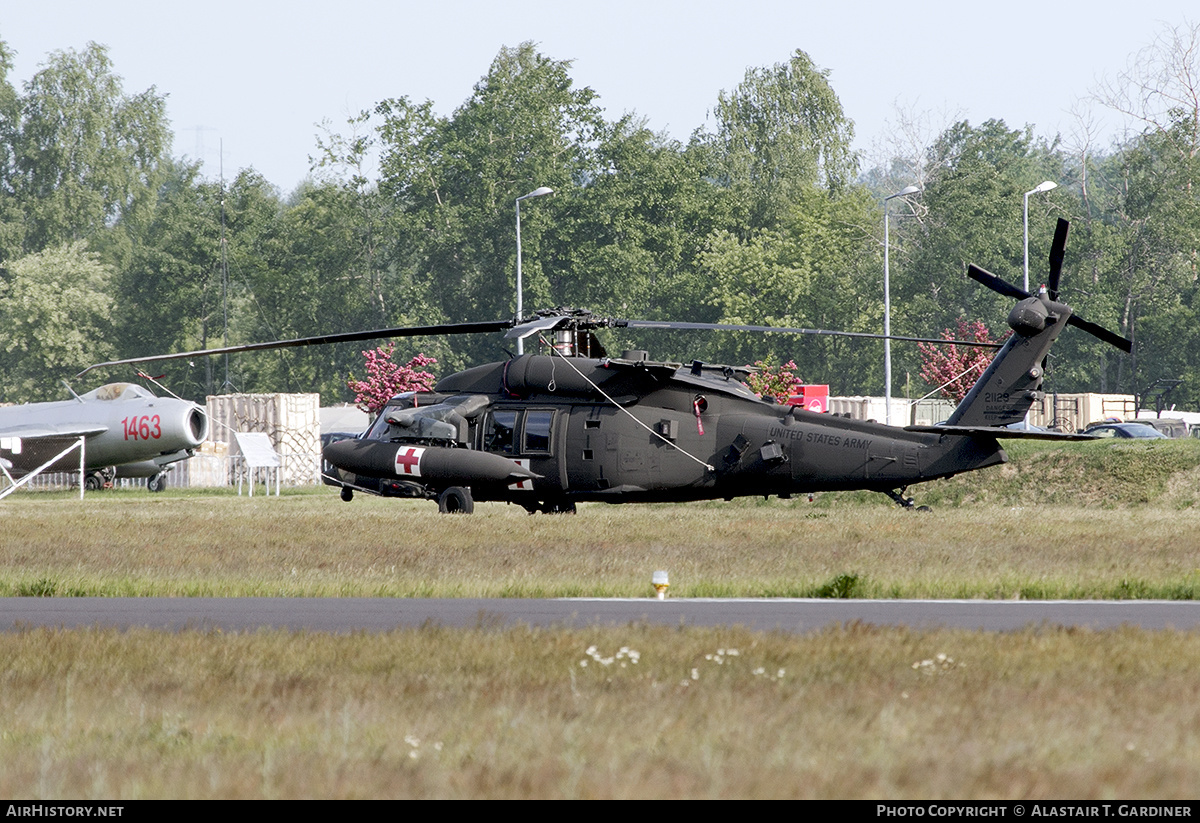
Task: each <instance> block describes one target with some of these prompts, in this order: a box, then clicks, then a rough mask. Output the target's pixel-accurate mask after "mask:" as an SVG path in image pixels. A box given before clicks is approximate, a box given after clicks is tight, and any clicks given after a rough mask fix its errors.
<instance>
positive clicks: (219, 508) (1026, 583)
mask: <svg viewBox="0 0 1200 823" xmlns="http://www.w3.org/2000/svg"><path fill="white" fill-rule="evenodd" d="M4 505H5V509H4V513H5V527H6V528H5V534H4V536H3V537H0V596H13V595H24V596H34V595H55V596H70V595H101V596H167V595H170V596H198V595H204V596H252V595H253V596H288V595H303V596H383V597H411V596H437V597H468V596H469V597H549V596H605V595H613V596H646V595H649V594H650V592H651V590H650V586H649V582H650V575H651V573H652V572H653V571H654V570H656V569H667V570H668V571H669V572H670V573H671V582H672V588H671V591H672V594H674V595H676V596H684V597H687V596H843V597H845V596H850V597H989V598H1010V597H1066V598H1094V597H1099V598H1105V597H1108V598H1113V597H1158V598H1183V599H1193V598H1195V597H1197V596H1198V595H1200V561H1198V560H1197V557H1198V556H1200V508H1197V509H1183V510H1177V509H1174V508H1170V509H1168V508H1156V507H1137V508H1122V509H1088V508H1079V507H1050V506H1031V507H1020V506H1017V507H1014V506H995V505H988V506H964V507H961V508H951V507H942V508H939V509H938V510H936V511H935V512H934V513H933V514H931V515H919V514H915V513H912V512H904V511H900V510H897V509H895V508H894V507H889V506H878V505H863V504H859V503H857V502H855V501H854V500H852V499H848V500H842V501H841V502H839V501H837V500H825V499H822V500H820V501H819V502H818V503H816V504H813V503H809V502H808V501H807V500H792V501H774V500H773V501H771V503H769V504H766V505H759V504H756V503H755V502H753V501H742V502H735V503H729V504H702V505H678V506H604V505H601V504H593V505H587V506H583V507H581V510H580V513H579V514H578V515H577V516H574V517H571V516H535V517H530V516H528V515H526V514H525V513H524V512H523V511H522V510H520V509H518V508H516V507H512V506H504V505H499V504H487V505H482V506H480V507H479V510H478V513H477V514H476V515H474V516H470V517H447V516H444V515H439V514H438V513H437V512H436V510H434V509H432V507H430V506H428V505H421V504H419V503H415V502H404V501H394V500H380V499H366V500H358V499H356V500H355V501H354V502H353V503H352V504H349V505H347V504H345V503H342V502H341V501H340V500H338V499H337V498H336V496H333V495H311V494H306V495H295V496H290V497H289V496H284V497H281V498H270V499H261V498H255V499H254V500H253V501H250V500H247V499H245V498H241V499H239V498H236V497H229V496H213V497H206V496H197V495H184V496H177V497H165V496H159V497H155V498H150V497H148V496H146V495H144V494H141V495H135V494H131V495H113V496H100V495H96V496H93V497H91V498H89V499H88V500H87V501H85V502H83V503H82V504H81V503H80V502H79V501H78V500H53V499H33V498H32V496H31V497H30V498H25V499H18V500H10V501H6V502H5V504H4Z"/></svg>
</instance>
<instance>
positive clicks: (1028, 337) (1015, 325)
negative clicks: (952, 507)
mask: <svg viewBox="0 0 1200 823" xmlns="http://www.w3.org/2000/svg"><path fill="white" fill-rule="evenodd" d="M1069 225H1070V224H1069V223H1067V221H1066V220H1061V219H1060V220H1059V221H1058V227H1057V229H1056V230H1055V232H1054V245H1053V246H1052V247H1051V249H1050V279H1049V282H1050V288H1051V289H1052V290H1053V291H1047V289H1046V287H1045V286H1043V287H1042V289H1041V290H1040V291H1039V293H1038V294H1037V295H1036V296H1031V295H1030V294H1029V293H1028V292H1026V291H1025V290H1024V289H1019V288H1017V287H1016V286H1013V285H1011V284H1009V283H1006V282H1005V281H1003V280H1001V279H1000V278H999V277H996V276H995V275H994V274H991V273H990V272H986V271H984V270H983V269H981V268H979V267H978V266H971V267H969V268H968V269H967V275H968V276H969V277H971V278H972V279H973V280H976V281H978V282H980V283H982V284H983V285H985V286H987V287H988V288H989V289H991V290H992V291H995V292H998V293H999V294H1003V295H1006V296H1008V297H1016V298H1018V300H1019V301H1020V302H1018V303H1017V305H1016V307H1014V308H1013V310H1012V312H1010V313H1009V315H1008V325H1009V326H1010V327H1011V328H1012V330H1013V334H1012V336H1011V337H1009V338H1008V342H1007V343H1005V344H1004V346H1003V348H1001V349H1000V352H999V353H998V354H997V355H996V357H995V359H994V360H992V362H991V365H989V366H988V367H987V370H986V371H985V372H984V373H983V376H982V377H980V378H979V380H978V381H977V382H976V383H975V385H974V386H972V387H971V391H970V392H968V393H967V396H966V397H964V398H963V401H962V402H961V403H959V404H958V408H956V409H955V410H954V413H953V414H952V415H950V419H949V420H947V421H946V425H948V426H960V427H978V426H1007V425H1008V424H1010V423H1016V422H1018V421H1020V420H1022V419H1023V418H1024V417H1025V414H1026V412H1028V411H1029V407H1030V406H1031V405H1032V404H1033V401H1034V400H1036V399H1038V398H1039V397H1040V396H1041V395H1040V391H1041V387H1042V379H1043V377H1044V371H1045V368H1044V362H1045V359H1046V355H1047V354H1048V353H1049V351H1050V347H1051V346H1052V345H1053V344H1054V341H1055V340H1056V339H1057V338H1058V335H1059V334H1061V333H1062V330H1063V328H1064V327H1065V326H1067V325H1072V326H1075V327H1077V328H1080V329H1083V330H1084V331H1086V332H1088V333H1089V334H1092V335H1095V336H1096V337H1098V338H1100V339H1101V340H1103V341H1105V342H1106V343H1111V344H1112V345H1114V346H1116V347H1117V348H1120V349H1122V350H1124V351H1127V352H1128V351H1132V349H1133V343H1132V341H1130V340H1126V339H1125V338H1124V337H1121V336H1120V335H1118V334H1114V333H1113V332H1111V331H1109V330H1107V329H1105V328H1102V327H1100V326H1097V325H1096V324H1095V323H1089V322H1088V321H1086V320H1084V319H1082V318H1081V317H1078V316H1076V315H1075V314H1074V313H1073V312H1072V311H1071V307H1070V306H1068V305H1066V304H1065V303H1060V302H1058V281H1059V273H1060V271H1061V269H1062V261H1063V255H1064V253H1065V250H1066V245H1067V229H1068V227H1069Z"/></svg>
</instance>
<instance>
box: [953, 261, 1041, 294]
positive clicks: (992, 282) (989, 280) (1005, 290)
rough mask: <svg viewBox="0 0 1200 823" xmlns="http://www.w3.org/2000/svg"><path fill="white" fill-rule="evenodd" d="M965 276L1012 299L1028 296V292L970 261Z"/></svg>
mask: <svg viewBox="0 0 1200 823" xmlns="http://www.w3.org/2000/svg"><path fill="white" fill-rule="evenodd" d="M967 277H970V278H971V279H972V280H974V281H975V282H977V283H982V284H983V285H985V286H987V287H988V288H989V289H991V290H992V291H994V292H996V293H997V294H1002V295H1004V296H1005V297H1011V298H1013V299H1014V300H1024V299H1025V298H1026V297H1028V296H1029V292H1027V291H1025V290H1024V289H1018V288H1017V287H1016V286H1014V285H1012V284H1011V283H1008V282H1007V281H1004V280H1001V279H1000V278H999V277H997V276H996V275H994V274H992V273H991V272H990V271H987V270H986V269H981V268H979V266H976V265H975V264H974V263H972V264H971V265H970V266H968V267H967Z"/></svg>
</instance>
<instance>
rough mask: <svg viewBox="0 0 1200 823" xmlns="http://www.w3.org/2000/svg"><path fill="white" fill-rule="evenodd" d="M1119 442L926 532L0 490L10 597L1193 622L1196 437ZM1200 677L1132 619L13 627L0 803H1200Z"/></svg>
mask: <svg viewBox="0 0 1200 823" xmlns="http://www.w3.org/2000/svg"><path fill="white" fill-rule="evenodd" d="M1133 446H1134V447H1132V448H1131V447H1125V446H1123V445H1122V444H1116V445H1113V444H1080V445H1076V446H1067V447H1054V448H1047V447H1044V446H1040V447H1039V446H1029V445H1027V444H1020V445H1019V446H1018V447H1016V448H1014V449H1013V450H1012V452H1013V457H1014V462H1013V463H1012V464H1010V465H1008V466H1005V467H1001V468H999V469H996V470H992V471H988V472H980V473H976V474H974V475H967V476H964V477H961V478H955V479H953V480H951V481H947V482H940V483H935V484H930V485H929V486H926V487H914V489H912V490H910V493H915V494H916V496H917V497H918V499H919V502H927V503H931V504H933V505H934V506H935V511H934V512H933V513H932V514H927V515H922V514H917V513H913V512H904V511H899V510H897V509H895V508H894V507H893V506H891V505H890V504H889V503H887V501H886V500H885V499H884V498H882V497H881V496H878V495H854V494H845V495H819V496H818V497H817V498H816V499H815V500H814V501H812V502H810V501H808V500H807V499H798V500H790V501H777V500H771V501H769V502H764V501H760V500H744V501H735V502H733V503H715V504H703V505H688V506H602V505H589V506H583V507H581V508H580V512H579V514H578V515H576V516H535V517H530V516H527V515H526V514H525V513H524V512H523V511H522V510H520V509H515V508H514V507H506V506H500V505H486V506H481V507H479V508H478V509H477V513H476V515H474V516H470V517H462V516H455V517H446V516H442V515H439V514H437V512H436V508H435V507H433V506H431V505H429V504H424V505H421V504H417V503H412V502H397V501H389V500H375V499H361V498H356V499H355V501H354V502H353V503H351V504H345V503H342V502H341V501H340V500H338V499H337V498H336V494H334V493H331V492H329V491H324V492H323V493H312V492H293V493H290V494H289V493H287V492H285V494H284V496H282V497H280V498H263V497H260V496H256V497H255V498H254V499H253V500H249V499H247V498H238V497H236V496H234V495H229V494H196V493H178V494H174V493H170V492H164V493H163V494H160V495H149V494H147V493H145V492H132V491H131V492H128V493H114V494H107V495H102V494H95V495H89V496H88V499H87V500H86V501H84V502H83V503H80V501H79V500H78V499H77V498H76V497H74V496H72V495H67V494H44V493H38V494H26V495H18V496H14V497H13V498H10V499H9V500H7V501H5V502H4V503H2V504H0V506H3V509H2V511H3V514H4V518H5V519H4V526H5V528H4V533H3V536H0V595H5V596H13V595H27V596H47V595H49V596H71V595H168V594H170V595H218V596H220V595H230V596H235V595H251V594H253V595H280V596H282V595H292V594H305V595H317V596H344V595H382V596H554V595H604V594H614V595H633V596H638V595H641V596H647V597H649V596H651V588H650V585H649V581H650V575H651V573H652V572H653V571H654V570H656V569H667V570H669V571H670V573H671V579H672V589H671V591H672V594H673V595H675V596H694V595H704V596H713V595H718V596H720V595H764V596H777V595H809V596H825V597H846V596H849V597H861V596H883V597H896V596H906V597H907V596H912V597H948V596H952V597H988V598H1010V597H1178V598H1194V597H1196V596H1197V593H1198V592H1200V553H1198V551H1197V549H1198V548H1200V537H1198V536H1197V535H1200V505H1197V503H1198V501H1200V493H1198V491H1197V490H1198V488H1200V487H1198V485H1197V482H1198V480H1200V470H1198V468H1197V467H1198V466H1200V443H1197V444H1192V443H1167V444H1161V443H1156V444H1133ZM1147 446H1148V447H1147ZM1198 672H1200V633H1194V632H1186V633H1180V632H1169V631H1164V632H1143V631H1137V630H1132V629H1125V630H1117V631H1106V632H1089V631H1080V630H1060V629H1054V628H1050V627H1031V628H1029V629H1028V630H1026V631H1023V632H1016V633H1006V634H987V633H979V632H951V631H909V630H901V629H879V628H872V627H868V626H858V625H851V626H846V627H842V628H840V629H833V630H829V631H824V632H819V633H814V634H810V635H801V636H794V635H783V634H773V633H749V632H745V631H742V630H739V629H732V628H731V629H700V628H688V629H664V628H653V627H647V626H640V625H632V626H627V627H622V628H604V629H588V630H582V629H581V630H570V631H536V630H528V629H509V630H494V631H489V630H485V629H479V630H473V631H453V630H445V629H437V628H425V629H420V630H413V631H395V632H390V633H384V634H374V635H371V634H357V635H352V636H348V637H331V636H325V635H319V634H310V633H286V632H258V633H251V634H243V635H237V634H221V633H197V632H183V633H179V634H160V633H154V632H148V631H131V632H125V633H121V632H115V631H86V630H81V631H42V630H38V631H26V632H15V633H9V634H4V635H0V684H2V687H0V796H5V797H23V798H44V799H51V798H97V799H110V800H123V799H133V798H141V797H230V798H240V797H251V798H258V797H264V798H271V797H279V798H297V797H333V798H338V797H496V798H525V797H565V798H583V797H619V798H643V797H645V798H651V797H653V798H676V797H679V798H688V797H764V798H765V797H788V798H816V797H870V798H892V799H919V798H995V797H1000V798H1029V799H1032V798H1079V799H1087V798H1092V799H1107V798H1130V799H1134V798H1189V797H1194V796H1195V792H1196V789H1195V787H1196V786H1197V785H1200V745H1198V743H1200V740H1198V737H1200V717H1198V716H1197V712H1198V709H1197V706H1198V705H1200V703H1198V701H1197V699H1196V698H1197V691H1198V690H1200V685H1198V684H1200V677H1198V676H1197V673H1198Z"/></svg>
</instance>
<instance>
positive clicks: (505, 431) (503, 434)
mask: <svg viewBox="0 0 1200 823" xmlns="http://www.w3.org/2000/svg"><path fill="white" fill-rule="evenodd" d="M517 414H518V412H516V411H507V410H502V411H494V412H492V414H491V417H490V418H489V419H488V426H487V430H486V431H485V432H484V435H483V450H484V451H486V452H493V453H495V454H512V453H513V435H514V433H515V432H516V430H517Z"/></svg>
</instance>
